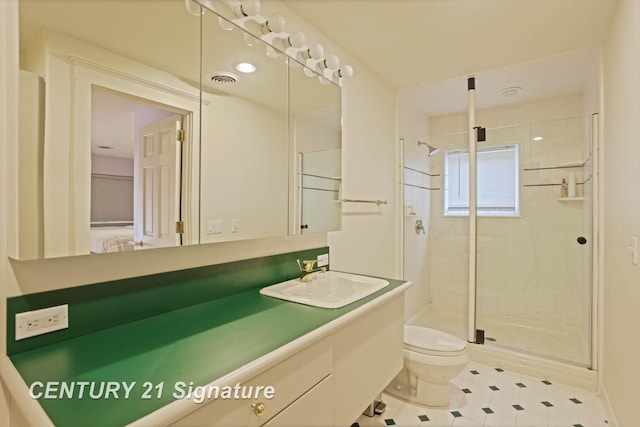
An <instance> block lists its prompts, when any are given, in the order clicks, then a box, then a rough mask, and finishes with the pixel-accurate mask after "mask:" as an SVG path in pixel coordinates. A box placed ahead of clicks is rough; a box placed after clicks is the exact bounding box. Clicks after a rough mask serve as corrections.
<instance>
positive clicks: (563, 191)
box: [560, 178, 569, 198]
mask: <svg viewBox="0 0 640 427" xmlns="http://www.w3.org/2000/svg"><path fill="white" fill-rule="evenodd" d="M568 196H569V187H568V185H567V180H565V179H564V178H562V183H561V184H560V197H561V198H564V197H568Z"/></svg>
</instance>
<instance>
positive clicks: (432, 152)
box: [418, 141, 440, 157]
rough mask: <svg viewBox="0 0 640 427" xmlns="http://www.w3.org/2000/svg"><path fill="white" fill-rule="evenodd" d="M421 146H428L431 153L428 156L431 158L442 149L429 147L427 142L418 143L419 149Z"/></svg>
mask: <svg viewBox="0 0 640 427" xmlns="http://www.w3.org/2000/svg"><path fill="white" fill-rule="evenodd" d="M420 145H426V146H427V150H429V152H428V153H427V156H429V157H431V156H433V155H434V154H437V153H438V151H440V149H439V148H436V147H432V146H431V145H429V144H428V143H426V142H422V141H418V147H419V146H420Z"/></svg>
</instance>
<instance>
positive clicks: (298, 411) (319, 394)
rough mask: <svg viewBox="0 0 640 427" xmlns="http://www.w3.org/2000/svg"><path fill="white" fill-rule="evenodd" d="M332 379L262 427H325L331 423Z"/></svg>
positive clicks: (315, 388) (327, 379)
mask: <svg viewBox="0 0 640 427" xmlns="http://www.w3.org/2000/svg"><path fill="white" fill-rule="evenodd" d="M332 381H333V378H332V376H331V375H329V376H328V377H327V378H325V379H324V380H322V382H321V383H320V384H316V386H315V387H313V388H312V389H311V390H309V391H308V392H306V393H305V394H304V395H303V396H302V397H300V398H299V399H298V400H296V401H295V402H293V403H292V404H291V405H289V406H288V407H287V408H286V409H285V410H284V411H282V412H280V413H279V414H278V415H276V416H275V417H273V418H271V419H270V420H269V422H267V423H266V424H264V427H300V426H305V427H327V426H330V425H331V424H332V423H333V382H332Z"/></svg>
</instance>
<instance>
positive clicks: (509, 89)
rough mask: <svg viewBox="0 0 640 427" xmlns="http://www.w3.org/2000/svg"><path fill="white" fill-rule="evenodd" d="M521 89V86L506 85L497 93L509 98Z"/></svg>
mask: <svg viewBox="0 0 640 427" xmlns="http://www.w3.org/2000/svg"><path fill="white" fill-rule="evenodd" d="M521 91H522V88H521V87H520V86H512V87H506V88H504V89H502V90H500V91H498V93H499V94H500V95H502V96H504V97H505V98H510V97H512V96H516V95H517V94H519V93H520V92H521Z"/></svg>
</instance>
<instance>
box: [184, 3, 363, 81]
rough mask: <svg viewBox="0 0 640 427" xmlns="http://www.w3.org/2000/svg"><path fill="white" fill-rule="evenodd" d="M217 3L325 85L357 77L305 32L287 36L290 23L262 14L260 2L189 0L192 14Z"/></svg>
mask: <svg viewBox="0 0 640 427" xmlns="http://www.w3.org/2000/svg"><path fill="white" fill-rule="evenodd" d="M194 3H195V4H194ZM216 4H222V5H224V6H226V7H225V9H227V10H228V9H230V10H231V12H232V14H233V16H234V17H233V18H230V19H229V20H230V21H231V22H232V23H234V24H235V25H237V26H239V27H241V28H244V29H245V30H246V31H248V32H250V33H251V34H253V35H254V36H255V37H257V38H259V39H261V40H263V41H264V42H266V43H267V44H269V45H270V46H271V47H272V48H273V49H275V50H276V51H277V52H281V53H284V54H285V55H287V56H289V57H290V58H293V59H294V60H296V61H298V62H301V63H303V64H306V65H307V67H309V68H310V69H311V70H314V71H315V72H316V73H318V74H319V75H320V81H321V82H323V79H326V80H324V82H326V81H327V80H330V81H332V82H334V83H337V84H340V83H341V82H342V78H344V77H351V76H353V68H352V67H351V66H350V65H346V64H345V65H342V66H340V59H339V58H338V57H337V56H335V55H326V56H325V55H324V49H323V48H322V46H321V45H319V44H312V45H311V46H307V45H306V44H305V36H304V34H303V33H301V32H293V33H287V32H286V31H285V28H286V22H285V19H284V18H283V17H282V16H281V15H277V14H273V15H271V16H270V17H269V18H265V17H264V16H262V15H260V8H261V4H260V0H185V5H186V7H187V10H188V11H189V12H190V13H192V14H194V13H193V10H194V9H195V6H199V5H201V6H202V7H203V8H205V9H209V10H211V11H216ZM219 9H222V8H219ZM227 15H228V14H227ZM225 19H226V18H225ZM271 56H277V55H271ZM327 83H328V82H327Z"/></svg>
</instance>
